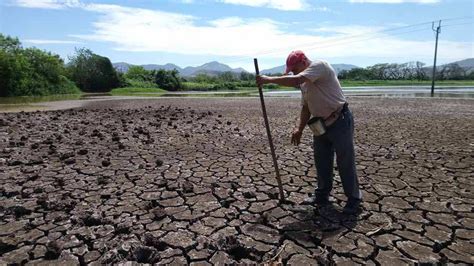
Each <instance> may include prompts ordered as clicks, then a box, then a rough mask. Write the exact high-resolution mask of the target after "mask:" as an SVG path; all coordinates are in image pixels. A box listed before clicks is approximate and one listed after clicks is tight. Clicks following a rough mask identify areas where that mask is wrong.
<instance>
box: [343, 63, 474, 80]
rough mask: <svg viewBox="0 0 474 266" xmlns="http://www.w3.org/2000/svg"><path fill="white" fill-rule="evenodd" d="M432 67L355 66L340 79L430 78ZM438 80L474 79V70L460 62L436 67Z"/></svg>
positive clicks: (407, 65)
mask: <svg viewBox="0 0 474 266" xmlns="http://www.w3.org/2000/svg"><path fill="white" fill-rule="evenodd" d="M431 77H432V69H431V68H430V67H425V64H424V63H422V62H418V61H416V62H408V63H404V64H376V65H373V66H369V67H366V68H353V69H351V70H343V71H341V72H339V74H338V78H339V79H342V80H344V79H348V80H429V79H431ZM436 79H437V80H473V79H474V70H470V71H469V70H466V69H464V68H462V67H460V66H459V65H458V64H455V63H454V64H447V65H443V66H440V67H437V68H436Z"/></svg>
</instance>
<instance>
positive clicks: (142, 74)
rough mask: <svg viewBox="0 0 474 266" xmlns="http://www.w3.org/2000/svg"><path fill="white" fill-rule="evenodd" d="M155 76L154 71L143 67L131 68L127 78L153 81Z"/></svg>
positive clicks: (126, 75)
mask: <svg viewBox="0 0 474 266" xmlns="http://www.w3.org/2000/svg"><path fill="white" fill-rule="evenodd" d="M153 76H154V73H153V71H148V70H146V69H145V68H143V67H142V66H131V67H130V68H129V69H128V71H127V73H126V74H125V77H126V78H128V79H133V80H139V81H153Z"/></svg>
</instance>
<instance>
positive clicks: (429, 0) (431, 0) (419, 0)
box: [349, 0, 441, 4]
mask: <svg viewBox="0 0 474 266" xmlns="http://www.w3.org/2000/svg"><path fill="white" fill-rule="evenodd" d="M349 2H351V3H371V4H402V3H416V4H436V3H439V2H441V0H349Z"/></svg>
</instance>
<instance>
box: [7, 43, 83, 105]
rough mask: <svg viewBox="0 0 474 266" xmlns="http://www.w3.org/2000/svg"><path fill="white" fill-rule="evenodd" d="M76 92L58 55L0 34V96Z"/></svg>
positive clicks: (77, 91)
mask: <svg viewBox="0 0 474 266" xmlns="http://www.w3.org/2000/svg"><path fill="white" fill-rule="evenodd" d="M78 93H80V90H79V89H78V88H77V87H76V86H75V85H74V83H73V82H71V81H70V80H69V79H67V78H66V69H65V67H64V62H63V61H62V59H61V58H60V57H59V56H58V55H54V54H51V53H49V52H45V51H42V50H40V49H37V48H23V47H22V46H21V43H20V41H19V40H18V38H12V37H9V36H4V35H3V34H0V97H4V96H23V95H50V94H78Z"/></svg>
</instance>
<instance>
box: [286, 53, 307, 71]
mask: <svg viewBox="0 0 474 266" xmlns="http://www.w3.org/2000/svg"><path fill="white" fill-rule="evenodd" d="M305 59H307V57H306V55H305V54H304V53H303V51H300V50H296V51H292V52H291V53H290V54H289V55H288V57H287V58H286V71H285V74H288V73H290V72H291V71H292V70H293V67H295V65H296V64H298V63H299V62H303V60H305Z"/></svg>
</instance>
